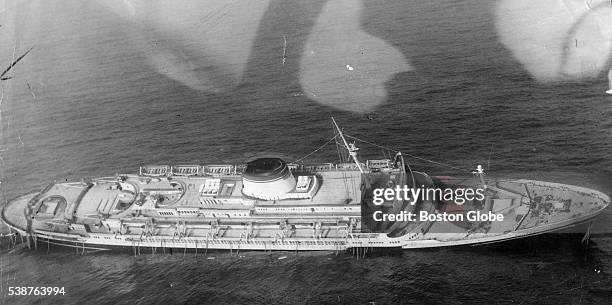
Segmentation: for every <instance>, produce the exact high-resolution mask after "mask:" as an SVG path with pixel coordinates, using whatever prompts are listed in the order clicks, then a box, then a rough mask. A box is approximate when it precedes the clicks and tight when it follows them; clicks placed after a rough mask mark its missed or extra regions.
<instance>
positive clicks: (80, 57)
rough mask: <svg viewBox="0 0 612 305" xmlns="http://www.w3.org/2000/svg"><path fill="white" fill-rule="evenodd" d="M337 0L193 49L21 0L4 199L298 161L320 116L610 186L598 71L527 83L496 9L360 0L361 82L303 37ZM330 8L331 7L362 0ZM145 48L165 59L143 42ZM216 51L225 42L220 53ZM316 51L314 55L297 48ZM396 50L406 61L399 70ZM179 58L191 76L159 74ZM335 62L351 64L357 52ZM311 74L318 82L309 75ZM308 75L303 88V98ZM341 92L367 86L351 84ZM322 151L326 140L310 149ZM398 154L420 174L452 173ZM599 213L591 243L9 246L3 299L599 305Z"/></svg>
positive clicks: (300, 5)
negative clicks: (208, 249)
mask: <svg viewBox="0 0 612 305" xmlns="http://www.w3.org/2000/svg"><path fill="white" fill-rule="evenodd" d="M333 1H335V0H333ZM333 1H331V0H330V1H270V2H269V4H268V5H267V6H266V7H265V8H264V9H263V10H261V14H262V15H261V21H259V22H258V23H257V24H256V27H255V28H254V31H252V32H251V34H249V33H247V32H248V31H244V37H242V36H240V33H237V34H236V33H235V32H232V30H231V29H229V30H227V31H229V33H233V34H234V35H237V36H228V37H226V36H223V35H216V37H213V38H215V41H211V42H210V45H208V46H209V48H208V49H207V48H204V47H202V46H201V45H198V44H197V43H194V44H193V45H192V44H190V42H191V41H197V40H198V39H200V40H205V39H209V38H210V37H205V38H203V37H201V35H204V34H206V33H204V34H203V33H201V32H198V31H195V32H194V31H191V29H192V27H189V26H187V27H172V26H168V27H169V28H171V30H167V27H166V28H165V27H164V26H160V25H159V24H158V23H156V22H158V20H155V21H151V20H148V19H146V18H145V19H138V20H136V21H135V20H134V19H130V18H126V17H124V16H123V15H121V13H118V12H117V9H116V8H114V7H113V6H110V7H109V6H106V5H104V4H101V3H93V2H92V3H81V2H80V1H58V2H46V1H44V2H43V1H38V2H37V1H34V2H32V3H33V4H31V5H29V6H27V5H24V6H21V7H19V8H18V9H19V11H18V12H17V13H15V14H14V16H16V17H15V18H14V19H7V20H4V21H0V24H2V25H3V27H0V37H2V42H1V43H2V45H1V46H0V55H1V56H2V57H1V58H0V61H4V58H6V62H7V63H8V62H10V58H11V55H12V52H13V47H14V46H15V45H17V47H18V50H17V53H19V51H20V50H21V51H24V50H26V49H27V48H28V47H30V46H33V45H35V48H34V50H33V51H32V52H31V53H30V54H29V55H28V56H27V57H26V58H25V59H24V60H23V61H22V62H21V63H20V64H19V65H18V66H16V67H15V69H14V70H13V72H12V75H13V76H14V78H13V79H11V80H9V81H6V82H3V83H2V84H3V89H4V99H3V101H2V105H1V110H2V118H1V119H2V120H1V123H2V152H1V156H2V163H1V166H2V170H1V173H0V174H1V179H0V180H1V181H2V185H1V191H2V196H3V201H5V200H8V199H10V198H14V197H16V196H18V195H20V194H23V193H27V192H31V191H34V190H37V189H40V188H41V187H42V186H43V185H45V184H46V183H48V182H50V181H53V180H63V179H68V180H80V179H81V178H82V177H91V176H103V175H112V174H114V173H116V172H135V171H136V170H137V169H138V166H139V165H141V164H154V163H157V164H166V163H172V164H182V163H187V164H190V163H194V164H195V163H239V162H241V161H243V160H244V159H245V158H247V157H249V156H251V155H253V154H256V153H259V152H275V153H281V154H284V155H286V156H289V157H291V158H295V159H297V158H299V157H302V156H304V155H306V154H308V153H309V152H310V151H312V150H313V149H314V148H316V147H318V146H319V145H321V144H323V143H324V142H325V141H327V139H329V138H330V137H331V136H332V135H333V133H332V130H331V125H330V119H329V118H330V116H334V117H335V118H336V120H337V121H338V122H339V124H340V125H342V126H343V127H344V129H345V131H346V132H347V133H348V134H350V135H353V136H357V137H359V138H362V139H366V140H369V141H373V142H376V143H378V144H381V145H385V146H389V147H393V148H396V149H401V150H402V151H405V152H408V153H411V154H415V155H418V156H422V157H426V158H430V159H433V160H436V161H440V162H443V163H446V164H449V165H452V166H453V167H457V168H461V169H466V170H469V169H471V168H474V166H475V165H476V164H487V163H490V164H489V166H488V172H489V173H490V174H491V175H494V176H508V177H524V178H533V179H540V180H550V181H558V182H563V183H569V184H576V185H582V186H587V187H593V188H596V189H599V190H601V191H604V192H606V193H608V194H610V193H611V191H612V156H611V154H610V151H611V149H612V141H611V140H612V138H611V132H612V98H610V97H608V96H605V95H604V94H603V92H604V91H605V90H606V89H607V81H606V79H605V74H606V72H602V73H599V74H598V75H596V77H589V78H580V79H578V78H575V79H568V80H564V81H558V82H538V81H536V80H535V79H534V77H533V76H532V75H530V74H529V73H528V72H527V70H526V69H525V68H524V67H523V66H522V64H521V62H520V60H519V59H517V58H515V57H514V56H513V55H512V53H511V51H510V50H509V49H508V48H507V47H506V46H505V45H504V44H502V42H500V39H499V37H498V34H497V30H496V23H495V13H494V12H495V9H496V7H495V5H494V3H495V2H494V1H490V2H489V1H477V0H470V1H448V0H442V1H433V2H431V3H429V2H428V1H424V2H423V3H421V2H420V1H419V2H415V3H413V2H407V1H400V0H397V1H364V2H363V6H361V10H360V11H358V17H360V19H358V22H357V23H356V24H357V25H359V27H360V29H361V30H360V32H359V33H358V34H355V36H354V37H356V39H358V38H359V37H362V39H363V41H364V42H363V45H362V47H361V49H362V52H366V53H367V52H368V50H370V49H375V48H379V49H377V51H376V52H374V53H375V54H374V56H373V57H368V59H367V61H366V60H364V61H363V62H362V64H363V66H367V67H369V68H368V69H369V70H367V71H368V73H370V74H367V75H366V76H368V77H367V78H363V80H364V81H363V84H365V85H364V86H365V89H363V88H362V87H363V86H361V87H359V85H361V84H362V83H360V82H361V80H359V79H358V80H355V79H352V78H350V76H347V77H348V78H339V77H338V76H337V74H335V73H336V72H335V70H334V69H335V68H333V67H335V66H334V64H336V65H338V66H340V67H344V66H345V62H336V57H335V56H339V57H341V58H343V56H344V55H337V54H335V53H334V52H331V53H330V54H331V55H329V56H327V55H325V54H327V53H325V52H324V51H320V52H319V49H321V48H320V47H319V49H317V48H315V47H312V46H313V45H316V44H317V43H321V44H323V45H326V42H325V39H324V38H325V37H324V36H325V34H320V36H316V35H315V34H317V33H323V32H325V31H327V30H325V29H333V28H334V25H333V24H334V23H333V22H331V23H330V24H332V25H331V26H330V25H328V26H327V27H325V26H320V22H319V21H320V19H319V16H324V17H325V16H327V15H330V16H335V15H334V14H330V12H331V13H334V12H336V13H337V12H339V10H333V9H330V6H329V5H331V4H334V3H332V2H333ZM102 2H112V1H102ZM127 2H129V1H126V3H127ZM213 2H214V3H216V2H217V1H211V3H213ZM338 2H339V8H340V9H343V10H344V9H346V8H351V7H357V5H356V4H351V3H352V2H350V1H349V4H348V5H347V4H346V3H345V2H346V1H338ZM130 3H131V2H130ZM330 3H331V4H330ZM355 3H357V2H355ZM196 6H197V4H196ZM9 8H10V6H9ZM332 8H334V7H332ZM0 9H1V7H0ZM134 9H135V10H137V11H138V10H139V9H140V7H139V6H138V5H135V8H134ZM166 9H167V8H166ZM335 9H337V7H336V8H335ZM222 10H223V7H222V8H221V9H220V10H219V11H222ZM348 11H349V12H350V10H348ZM193 12H194V13H193V14H195V16H196V17H193V16H192V15H189V16H190V18H186V19H185V20H187V21H185V22H192V23H194V24H199V26H200V27H210V29H211V30H210V31H216V29H217V28H218V27H221V28H223V27H224V21H223V20H225V19H224V18H230V17H228V16H231V13H228V14H230V15H224V14H225V13H224V14H219V15H210V14H208V13H207V14H205V15H204V16H201V18H200V17H198V16H197V14H198V13H197V12H198V10H197V7H196V8H194V9H193ZM256 12H258V11H257V10H255V9H253V15H255V14H256ZM337 15H338V16H339V17H338V20H339V21H338V24H340V25H335V26H339V27H341V26H342V25H346V24H350V20H352V19H351V18H350V16H348V17H347V16H346V15H342V14H337ZM2 16H6V13H5V15H2ZM324 17H321V19H325V18H324ZM159 20H161V21H159V22H160V23H163V22H166V21H164V19H163V18H162V19H159ZM193 20H196V21H193ZM318 20H319V21H318ZM198 22H203V24H200V23H198ZM235 22H237V23H240V21H235ZM170 23H171V22H170ZM229 24H230V25H231V24H232V22H229ZM160 27H161V29H160ZM225 27H228V26H227V24H226V25H225ZM229 27H230V28H231V26H229ZM313 29H317V30H319V29H323V30H320V31H319V32H317V33H313ZM3 31H4V33H3ZM190 31H191V32H190ZM218 31H220V33H223V31H224V30H218ZM7 33H8V34H7ZM168 33H171V34H172V33H174V34H175V35H177V36H176V37H180V38H174V36H172V35H171V34H168ZM213 33H215V32H213ZM325 33H327V32H325ZM343 33H348V34H347V35H342V37H338V38H337V39H346V40H348V41H350V40H351V38H353V36H351V35H352V34H354V32H352V31H351V29H346V31H345V32H343ZM207 35H209V36H215V35H211V34H210V33H208V34H207ZM311 35H315V36H316V37H323V38H320V40H321V41H323V42H320V41H319V42H317V40H316V39H314V40H312V36H311ZM283 37H285V39H287V41H288V43H287V48H286V63H285V64H284V65H283V64H282V53H283V47H284V45H283ZM309 37H310V38H309ZM232 39H233V40H232ZM326 39H327V38H326ZM372 39H375V40H372ZM370 40H371V41H370ZM152 41H157V42H159V44H160V45H162V47H159V48H160V49H164V50H165V51H164V52H161V51H160V53H155V52H156V51H155V48H156V47H155V44H154V43H152ZM228 41H229V42H228ZM235 41H238V42H235ZM245 41H246V42H250V43H247V44H246V47H245V48H242V47H243V46H244V44H245ZM356 43H359V41H356ZM151 45H153V47H151ZM347 45H350V43H347ZM218 46H222V47H223V46H226V47H227V48H229V49H228V50H227V52H221V53H215V51H214V49H215V47H218ZM238 46H239V47H241V48H240V50H238ZM342 46H344V45H342ZM311 47H312V48H313V50H314V51H316V52H319V53H316V52H315V53H308V52H309V51H310V48H311ZM151 48H153V51H151ZM232 48H236V49H232ZM380 48H382V49H380ZM168 49H169V50H171V51H167V50H168ZM335 50H338V51H337V52H342V50H343V49H342V48H340V47H335ZM390 50H394V51H393V52H392V51H390ZM166 51H167V52H166ZM232 51H236V52H237V53H236V54H234V53H232ZM332 51H333V50H332ZM394 52H397V54H395V53H394ZM225 53H227V54H225ZM160 54H161V55H160ZM168 54H170V55H168ZM177 54H178V55H177ZM308 54H315V55H313V56H319V55H317V54H324V55H321V56H323V57H322V58H323V59H321V60H327V62H326V64H325V65H322V66H317V65H314V66H312V67H306V66H305V64H304V63H305V62H308V61H309V60H312V58H310V57H309V56H310V55H308ZM351 54H352V53H351ZM400 55H401V56H400ZM219 56H227V58H226V59H225V61H223V60H219V61H218V60H217V59H218V58H219ZM326 56H327V57H326ZM346 56H349V55H346ZM350 56H353V55H350ZM398 56H399V57H398ZM396 57H397V58H404V60H405V62H403V63H401V66H402V67H399V66H400V61H399V60H396V59H395V58H396ZM152 58H153V60H152ZM177 58H179V59H180V60H177ZM347 58H348V57H347ZM390 59H393V61H391V62H390V61H389V60H390ZM177 61H178V63H177ZM168 63H176V65H168ZM185 63H188V64H185ZM301 63H302V64H301ZM180 64H184V65H187V66H189V65H191V66H189V67H191V68H189V69H182V70H181V68H176V69H178V72H177V70H173V69H175V67H177V66H178V67H181V66H180ZM346 64H352V65H355V68H356V71H358V70H359V67H360V65H359V62H358V63H357V64H354V63H353V62H348V63H346ZM327 66H329V68H326V67H327ZM0 68H4V67H3V65H0ZM396 68H397V69H398V70H395V69H396ZM164 69H166V70H164ZM186 71H187V72H186ZM343 71H344V70H343ZM396 71H402V72H399V73H396ZM188 72H191V73H188ZM391 72H393V73H391ZM312 73H320V75H321V77H320V79H321V80H324V81H320V83H316V81H317V80H318V79H317V78H316V77H315V82H314V83H313V82H310V83H308V81H309V77H310V78H311V79H312ZM343 73H344V72H343ZM309 75H310V76H309ZM315 75H316V74H315ZM338 75H339V74H338ZM342 75H343V74H342ZM342 77H344V76H342ZM194 79H195V81H194ZM347 79H348V80H347ZM366 79H367V80H368V81H365V80H366ZM372 79H380V83H381V87H377V88H374V89H372V88H370V87H368V86H373V87H375V85H373V84H372V83H371V82H369V81H371V80H372ZM305 82H306V83H308V84H310V85H312V86H314V87H312V88H314V89H312V88H311V89H312V90H311V91H309V92H308V90H306V89H304V88H303V87H304V86H303V84H304V83H305ZM28 86H29V87H30V88H28ZM355 86H357V87H359V88H361V89H359V90H363V91H359V93H358V94H355V93H354V89H355V88H356V87H355ZM334 88H340V89H339V90H338V91H337V92H335V91H334V92H332V91H333V89H334ZM317 90H319V91H317ZM330 90H331V91H330ZM377 90H378V91H377ZM380 90H382V91H380ZM305 91H307V92H305ZM380 92H383V96H381V95H380ZM317 93H320V94H319V95H317ZM313 94H314V95H313ZM370 94H371V96H372V98H371V99H370V98H369V97H370ZM343 96H345V97H346V98H345V99H342V97H343ZM362 97H368V98H367V99H363V100H361V99H360V98H362ZM377 98H378V99H377ZM353 99H354V100H355V104H350V103H348V104H347V100H348V101H351V100H353ZM361 147H362V150H361V151H360V153H361V154H362V156H363V157H364V158H367V157H371V158H380V157H382V152H381V150H380V149H378V148H373V147H367V146H363V145H362V146H361ZM336 159H337V152H336V151H335V149H334V148H333V147H329V149H327V150H325V149H324V150H322V151H320V152H319V153H318V154H316V155H314V156H313V157H312V158H311V160H312V161H329V160H332V161H333V160H336ZM412 163H413V167H415V168H418V169H420V170H424V171H427V172H430V173H433V174H460V173H458V172H457V170H454V169H450V168H443V167H438V166H434V165H432V164H429V163H424V162H422V161H419V160H413V162H412ZM611 221H612V212H610V210H608V211H606V212H605V213H604V215H602V216H601V217H600V218H599V219H598V220H597V221H596V223H594V225H593V234H594V235H593V236H592V240H591V243H590V244H589V246H588V247H586V248H585V246H580V242H579V241H580V237H578V238H577V239H576V238H575V237H570V236H569V235H561V236H544V237H541V238H534V239H530V240H527V241H523V242H513V243H508V244H502V245H496V246H486V247H466V248H457V249H435V250H420V251H419V250H417V251H390V252H382V251H378V252H375V253H367V254H366V255H365V257H360V258H357V256H358V255H356V254H355V253H352V252H342V253H338V254H336V253H331V252H322V253H298V254H296V253H293V252H289V253H272V254H268V253H260V252H244V253H238V254H237V253H231V254H230V253H229V252H215V253H209V254H208V256H210V257H214V259H207V258H206V257H204V255H203V254H201V253H200V255H199V256H198V257H195V255H194V253H187V254H186V255H184V254H183V253H182V251H175V252H174V254H173V255H170V254H166V255H163V254H160V253H159V252H158V253H157V255H152V254H150V252H148V251H147V250H143V252H142V253H141V255H139V256H136V257H135V256H134V255H133V253H132V252H130V251H131V250H128V251H127V252H125V253H112V254H101V253H95V254H85V255H81V254H80V253H78V254H77V253H74V252H73V251H71V250H58V249H51V251H50V252H49V253H48V254H47V251H46V249H41V248H39V249H38V251H33V250H28V249H27V248H25V249H21V250H16V251H13V252H10V253H9V252H8V251H7V250H6V248H7V245H8V244H7V243H8V240H6V239H4V240H3V241H2V242H3V244H2V249H5V250H3V251H2V252H1V254H0V266H1V268H2V269H1V270H0V282H1V286H0V303H2V304H47V303H55V304H84V303H89V304H172V303H176V304H198V303H200V304H237V303H240V304H254V303H261V304H368V302H376V304H399V303H405V304H491V303H499V304H610V302H612V301H611V300H612V288H610V287H612V276H611V274H612V252H611V251H612V237H611V236H612V230H611V229H612V227H611V225H610V222H611ZM282 257H286V258H284V259H279V258H282ZM40 285H44V286H64V287H65V290H66V295H65V296H63V297H57V296H55V297H14V296H11V297H9V296H7V288H8V286H40Z"/></svg>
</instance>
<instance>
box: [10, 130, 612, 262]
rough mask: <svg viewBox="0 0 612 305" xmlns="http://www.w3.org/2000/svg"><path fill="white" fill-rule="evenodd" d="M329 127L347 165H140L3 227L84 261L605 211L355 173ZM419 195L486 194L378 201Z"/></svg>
mask: <svg viewBox="0 0 612 305" xmlns="http://www.w3.org/2000/svg"><path fill="white" fill-rule="evenodd" d="M332 122H333V127H334V137H333V138H332V139H330V141H331V142H333V141H335V142H336V144H337V145H338V147H339V148H340V150H341V152H342V154H344V155H346V156H347V159H346V160H345V161H346V162H339V163H335V164H334V163H325V164H302V163H300V162H291V163H288V162H286V161H285V160H283V159H281V158H278V157H275V156H265V157H260V158H253V159H251V160H247V161H246V162H245V163H246V164H244V165H239V166H235V165H175V166H169V165H156V166H142V167H140V171H139V173H138V174H117V175H115V176H112V177H102V178H94V179H88V180H83V181H80V182H65V183H63V182H62V183H52V184H50V185H48V186H47V187H45V188H44V189H42V190H41V191H40V192H36V193H32V194H27V195H23V196H20V197H18V198H15V199H13V200H11V201H10V202H8V204H7V205H6V206H5V207H4V208H3V210H2V215H1V216H2V220H3V221H4V222H5V223H6V224H7V225H8V226H9V227H10V229H11V230H12V231H13V232H15V233H18V234H20V235H22V236H24V237H27V239H28V244H29V243H30V241H33V243H34V245H37V244H38V245H40V244H42V245H46V246H49V245H63V246H68V247H74V248H76V249H77V250H78V249H82V250H83V251H85V250H88V251H89V250H110V249H114V248H121V247H133V248H134V249H135V248H136V247H137V248H138V249H141V248H149V249H151V251H155V250H156V249H162V248H163V249H165V248H179V249H185V250H187V249H190V250H195V251H205V250H208V249H211V250H212V249H230V250H286V251H287V250H290V251H293V250H295V251H302V250H332V251H333V250H336V251H338V250H346V249H350V248H378V247H393V248H404V249H409V248H426V247H442V246H455V245H467V244H480V243H492V242H499V241H505V240H510V239H516V238H522V237H527V236H531V235H536V234H541V233H548V232H553V231H557V230H563V229H566V228H568V227H573V226H576V225H578V224H585V223H590V222H591V221H592V220H593V219H594V218H595V217H596V216H597V215H599V214H600V213H601V212H602V211H603V210H604V209H605V208H606V207H607V206H608V204H609V203H610V197H608V196H607V195H606V194H604V193H602V192H599V191H596V190H592V189H588V188H583V187H578V186H572V185H566V184H559V183H552V182H543V181H534V180H525V179H514V180H511V179H497V178H490V177H488V176H485V173H484V170H483V168H482V167H481V166H478V167H476V169H475V170H474V171H473V172H471V173H468V174H467V175H466V177H451V176H430V175H428V174H426V173H424V172H419V171H415V170H413V169H412V168H411V167H410V164H409V163H407V162H406V161H405V157H406V156H407V155H406V154H402V153H401V152H396V153H395V156H392V155H391V154H390V155H389V157H388V158H385V159H380V160H367V161H366V162H365V163H362V162H361V161H360V159H359V158H358V154H357V151H358V148H357V147H356V146H355V143H349V141H347V139H351V140H352V139H356V138H353V137H350V136H348V135H346V134H344V133H343V131H342V130H341V129H340V128H339V127H338V125H337V124H336V122H335V120H333V118H332ZM330 141H328V143H330ZM367 143H369V142H367ZM315 151H316V150H315ZM419 188H421V189H423V190H425V189H434V190H451V191H453V190H455V191H456V190H459V189H461V190H466V189H476V190H477V191H478V190H480V195H481V196H480V197H479V198H478V196H472V197H473V198H466V199H465V200H462V201H461V202H457V200H456V198H455V200H451V199H448V198H441V197H440V196H438V197H440V198H429V197H427V196H420V197H419V196H412V197H411V198H406V197H405V196H404V197H402V196H383V197H382V198H381V197H377V195H382V194H383V193H384V194H385V195H391V194H386V192H395V191H398V193H399V191H401V190H402V189H403V190H407V189H410V190H411V191H414V190H415V189H419ZM379 190H384V192H383V191H380V192H379ZM389 190H390V191H389ZM440 192H441V191H440ZM451 193H452V192H451ZM394 194H395V193H394ZM413 194H414V193H413ZM454 194H457V192H455V193H454ZM404 195H405V194H404ZM434 197H435V196H434ZM402 215H403V216H406V215H412V216H414V217H413V218H410V217H404V218H402V217H401V216H402ZM470 215H471V217H470ZM492 215H495V217H491V216H492ZM417 216H424V218H423V219H421V218H420V217H417ZM441 216H444V217H441ZM483 216H484V217H483Z"/></svg>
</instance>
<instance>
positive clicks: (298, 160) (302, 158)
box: [291, 135, 336, 163]
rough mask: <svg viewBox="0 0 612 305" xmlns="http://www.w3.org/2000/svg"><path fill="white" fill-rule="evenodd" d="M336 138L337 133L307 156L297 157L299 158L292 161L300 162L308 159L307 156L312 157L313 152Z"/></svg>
mask: <svg viewBox="0 0 612 305" xmlns="http://www.w3.org/2000/svg"><path fill="white" fill-rule="evenodd" d="M334 139H336V136H335V135H334V136H333V137H332V138H331V139H329V140H328V141H327V142H325V144H323V145H321V146H319V147H318V148H317V149H315V150H314V151H312V152H311V153H309V154H307V155H306V156H304V157H301V158H299V159H297V160H295V161H293V162H291V163H296V162H300V161H302V160H304V159H306V158H308V157H310V156H311V155H312V154H314V153H316V152H317V151H319V150H321V148H323V147H324V146H325V145H327V144H329V143H330V142H331V141H333V140H334Z"/></svg>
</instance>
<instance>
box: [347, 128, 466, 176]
mask: <svg viewBox="0 0 612 305" xmlns="http://www.w3.org/2000/svg"><path fill="white" fill-rule="evenodd" d="M344 136H346V137H347V138H351V139H353V140H357V141H360V142H363V143H366V144H370V145H373V146H376V147H379V148H382V149H387V150H389V151H392V152H395V153H397V152H399V150H396V149H392V148H389V147H385V146H382V145H378V144H376V143H372V142H368V141H365V140H362V139H359V138H356V137H353V136H350V135H347V134H344ZM402 154H403V155H405V156H408V157H411V158H414V159H418V160H421V161H425V162H429V163H433V164H437V165H440V166H443V167H449V168H452V169H456V170H460V171H466V172H468V173H471V171H469V170H467V169H465V168H460V167H456V166H453V165H449V164H444V163H441V162H437V161H433V160H429V159H426V158H422V157H419V156H415V155H411V154H408V153H405V152H402Z"/></svg>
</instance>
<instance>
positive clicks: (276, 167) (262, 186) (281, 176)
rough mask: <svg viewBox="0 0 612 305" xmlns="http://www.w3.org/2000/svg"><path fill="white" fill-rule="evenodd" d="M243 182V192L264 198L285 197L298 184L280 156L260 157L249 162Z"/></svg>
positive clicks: (243, 175)
mask: <svg viewBox="0 0 612 305" xmlns="http://www.w3.org/2000/svg"><path fill="white" fill-rule="evenodd" d="M242 182H243V189H242V193H244V194H245V195H247V196H251V197H255V198H260V199H264V200H276V199H281V198H284V197H285V196H284V195H285V194H287V193H288V192H290V191H292V190H293V189H294V188H295V185H296V181H295V178H294V177H293V174H292V173H291V170H289V167H288V166H287V163H285V161H283V160H281V159H279V158H259V159H255V160H253V161H250V162H248V163H247V166H246V169H245V170H244V173H243V174H242Z"/></svg>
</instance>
